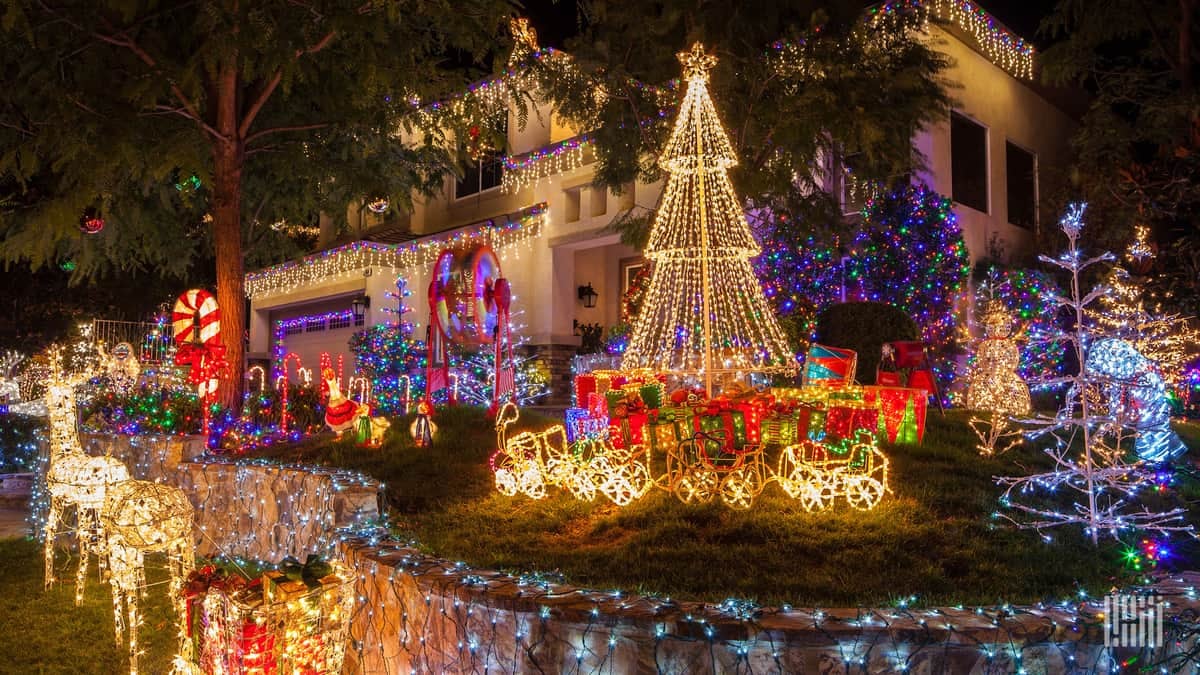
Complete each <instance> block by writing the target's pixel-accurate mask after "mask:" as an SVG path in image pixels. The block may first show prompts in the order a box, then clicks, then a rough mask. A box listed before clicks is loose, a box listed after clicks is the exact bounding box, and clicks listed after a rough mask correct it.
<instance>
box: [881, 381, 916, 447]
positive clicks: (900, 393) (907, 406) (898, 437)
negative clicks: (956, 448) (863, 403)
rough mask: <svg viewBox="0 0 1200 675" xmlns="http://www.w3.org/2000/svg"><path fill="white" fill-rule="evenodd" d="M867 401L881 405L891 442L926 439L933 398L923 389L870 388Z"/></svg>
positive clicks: (884, 425)
mask: <svg viewBox="0 0 1200 675" xmlns="http://www.w3.org/2000/svg"><path fill="white" fill-rule="evenodd" d="M867 400H868V401H871V402H875V403H877V404H878V406H879V412H880V417H881V418H882V420H883V429H884V433H886V434H887V439H888V442H890V443H896V442H900V443H920V442H921V441H922V440H924V438H925V413H926V410H927V407H928V403H929V397H928V396H927V395H926V393H925V392H924V391H923V390H921V389H910V388H907V387H879V386H876V387H867Z"/></svg>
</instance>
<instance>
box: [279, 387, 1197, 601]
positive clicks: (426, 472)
mask: <svg viewBox="0 0 1200 675" xmlns="http://www.w3.org/2000/svg"><path fill="white" fill-rule="evenodd" d="M437 423H438V425H439V426H440V427H441V429H440V431H439V433H438V436H437V438H436V439H435V445H434V447H433V448H429V449H422V448H416V447H414V446H413V444H412V442H411V440H410V439H409V438H408V436H407V433H405V432H406V430H407V421H399V420H398V421H397V422H396V423H395V424H394V425H393V429H392V430H390V431H389V435H388V437H387V439H386V442H385V446H384V448H383V449H381V450H368V449H362V448H357V447H355V446H353V445H352V444H350V443H349V442H343V441H333V440H332V439H329V438H328V437H326V438H324V439H315V440H310V441H308V442H306V443H303V444H300V445H298V446H295V447H291V448H277V449H274V450H273V451H271V452H270V453H268V454H269V455H270V456H274V457H276V458H279V459H286V460H288V461H305V462H316V463H327V464H334V465H337V466H342V467H346V468H353V469H358V470H360V471H364V472H366V473H369V474H371V475H374V476H376V477H378V478H380V479H382V480H384V481H385V482H386V484H387V486H388V497H389V501H390V502H391V504H392V506H393V510H394V513H395V518H394V527H395V528H396V530H397V532H398V533H399V534H400V535H401V536H408V537H412V538H414V539H415V540H417V541H418V542H420V544H421V545H422V546H423V547H424V548H425V549H426V550H428V551H429V552H431V553H433V554H436V555H440V556H444V557H447V558H450V559H454V560H463V561H466V562H468V563H470V564H472V565H476V566H480V567H489V568H498V569H505V570H509V571H517V572H525V571H553V572H558V573H561V574H562V575H563V576H564V577H565V578H566V580H568V581H569V582H571V583H575V584H579V585H583V586H589V587H595V588H614V587H619V588H625V589H630V590H636V591H639V592H643V593H651V594H656V595H667V596H671V597H674V598H687V599H702V600H709V601H719V600H722V599H724V598H726V597H729V596H737V597H742V598H749V599H753V600H755V601H757V602H760V603H762V604H783V603H791V604H793V605H797V606H818V605H819V606H825V607H829V606H855V605H869V604H879V603H888V602H891V601H894V600H896V599H897V598H899V597H907V596H913V595H915V596H918V598H919V600H918V601H919V602H923V603H926V604H958V603H965V604H975V603H980V604H983V603H988V604H990V603H999V602H1032V601H1036V600H1041V599H1047V598H1055V599H1061V598H1063V597H1065V596H1067V595H1070V594H1072V593H1074V592H1075V591H1076V590H1078V589H1079V588H1081V587H1082V588H1085V589H1087V590H1089V591H1090V592H1092V593H1099V592H1102V591H1105V590H1107V589H1108V588H1110V587H1111V586H1113V585H1119V584H1121V583H1123V582H1126V581H1129V580H1131V579H1132V576H1131V573H1130V572H1129V571H1128V570H1126V569H1125V568H1124V566H1123V563H1122V560H1121V552H1122V548H1123V547H1122V546H1121V545H1120V544H1117V543H1112V542H1110V543H1105V544H1102V545H1101V546H1100V547H1099V548H1094V547H1093V546H1092V545H1091V544H1090V543H1088V542H1086V541H1085V540H1084V539H1083V537H1082V535H1081V534H1080V533H1079V531H1078V530H1063V531H1060V532H1057V533H1055V535H1056V536H1055V538H1054V541H1053V542H1052V543H1045V542H1043V541H1042V540H1041V538H1039V537H1038V536H1037V535H1036V534H1035V533H1032V532H1029V531H1024V530H1017V529H1015V528H1012V527H1011V526H1007V525H1005V524H1004V522H1003V521H999V520H996V519H994V518H993V517H992V516H991V514H992V513H993V512H994V511H995V510H996V508H997V506H998V502H997V497H998V495H999V493H1000V490H999V488H998V487H997V486H996V485H995V483H994V481H993V477H994V476H997V475H1020V474H1021V473H1026V472H1027V471H1026V470H1023V469H1021V468H1020V465H1025V466H1029V465H1033V466H1036V465H1039V464H1041V463H1043V462H1044V458H1043V457H1042V455H1041V453H1040V452H1037V451H1036V450H1034V449H1030V448H1023V449H1017V450H1013V451H1011V452H1009V453H1007V454H1005V455H1003V456H1001V457H998V458H993V459H982V458H979V457H978V456H977V455H976V453H975V450H974V446H975V442H976V441H975V437H974V436H973V435H972V434H971V431H970V430H969V428H968V427H967V425H966V417H965V415H964V414H962V413H950V414H947V415H946V416H945V417H942V416H941V415H940V414H938V413H936V412H934V413H931V414H930V416H929V421H928V432H927V435H926V438H925V442H924V444H923V445H920V446H894V447H888V448H886V449H885V452H886V453H887V454H888V456H889V457H890V458H891V461H892V465H891V466H892V481H891V482H892V487H893V490H894V491H895V494H893V495H888V496H887V497H886V498H885V500H884V501H883V502H882V503H881V504H880V506H879V507H878V508H876V509H875V510H873V511H870V512H860V511H854V510H852V509H850V508H848V507H847V506H846V505H845V504H844V502H840V501H839V502H838V504H837V505H836V506H835V507H834V508H833V509H832V510H831V511H827V512H823V513H817V514H809V513H805V512H804V511H803V510H802V509H801V508H800V507H799V505H798V503H797V502H795V501H793V500H790V499H788V498H787V497H786V496H784V495H783V493H782V491H781V490H780V489H779V488H778V486H776V485H772V486H769V487H768V488H767V490H766V491H765V492H764V493H763V494H762V495H761V496H760V497H759V499H758V501H757V502H756V505H755V508H753V509H752V510H750V511H744V512H739V511H732V510H729V509H727V508H725V507H724V506H722V505H720V504H719V503H718V504H709V505H700V506H693V505H685V504H682V503H680V502H679V501H678V500H676V499H675V498H674V497H673V496H671V495H669V494H667V493H666V492H663V491H654V492H652V494H650V495H649V496H647V497H645V498H643V499H642V500H640V501H639V502H637V503H635V504H633V505H631V506H628V507H625V508H618V507H616V506H614V505H612V504H611V503H610V502H608V501H607V500H604V499H603V498H598V499H597V501H595V502H592V503H583V502H579V501H576V500H575V499H573V498H571V497H570V496H568V495H566V494H564V493H562V492H560V491H558V490H556V489H552V490H551V494H550V496H549V497H548V498H547V499H545V500H541V501H533V500H530V499H528V498H525V497H522V496H516V497H505V496H503V495H500V494H498V493H496V492H495V490H494V489H493V488H492V477H491V472H490V471H489V469H488V466H487V458H488V456H489V455H490V454H491V452H493V450H494V448H495V439H494V435H493V432H492V430H491V428H490V426H489V425H488V424H487V422H486V421H485V420H484V419H483V416H482V413H481V412H480V411H477V410H471V409H458V410H451V411H445V412H441V413H439V416H438V418H437ZM522 423H523V426H526V427H530V428H539V427H545V426H547V425H548V424H550V423H551V420H550V419H548V418H540V417H537V416H533V415H528V414H527V415H526V416H525V417H524V418H523V419H522ZM1181 431H1182V432H1183V433H1184V436H1185V439H1186V440H1187V441H1188V442H1189V444H1190V445H1191V446H1192V447H1200V425H1183V427H1182V429H1181ZM1176 494H1177V495H1178V496H1180V497H1182V498H1185V499H1189V500H1190V499H1196V498H1200V491H1198V490H1197V487H1196V484H1195V482H1194V481H1192V480H1190V479H1187V480H1185V484H1184V485H1182V486H1181V489H1180V490H1178V491H1177V493H1176Z"/></svg>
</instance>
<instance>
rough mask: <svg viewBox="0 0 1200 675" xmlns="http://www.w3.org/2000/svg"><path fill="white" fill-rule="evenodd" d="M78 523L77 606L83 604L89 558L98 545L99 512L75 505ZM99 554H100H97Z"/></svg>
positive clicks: (76, 534)
mask: <svg viewBox="0 0 1200 675" xmlns="http://www.w3.org/2000/svg"><path fill="white" fill-rule="evenodd" d="M75 512H76V514H78V515H77V520H78V523H77V524H76V530H75V540H76V541H77V542H78V543H79V569H77V570H76V571H75V606H76V607H78V606H80V605H82V604H83V589H84V586H85V585H86V584H87V568H88V558H90V557H91V553H92V549H93V548H94V547H95V546H96V543H95V542H94V541H93V540H94V539H95V538H96V537H97V535H98V533H99V528H100V523H99V514H97V513H96V511H95V509H84V508H82V507H78V506H77V507H75ZM97 555H99V554H97Z"/></svg>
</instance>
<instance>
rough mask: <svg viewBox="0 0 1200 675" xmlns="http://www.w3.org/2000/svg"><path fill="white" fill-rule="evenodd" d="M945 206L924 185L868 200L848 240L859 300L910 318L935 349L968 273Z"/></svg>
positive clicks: (949, 330)
mask: <svg viewBox="0 0 1200 675" xmlns="http://www.w3.org/2000/svg"><path fill="white" fill-rule="evenodd" d="M950 207H951V202H950V200H949V199H947V198H945V197H943V196H942V195H940V194H938V193H936V192H934V191H933V190H930V189H929V188H928V187H926V186H924V185H909V186H906V187H904V188H903V189H901V190H898V191H896V192H891V193H884V194H880V195H878V196H876V197H872V198H871V199H869V200H868V201H867V205H866V206H865V207H863V212H862V215H863V229H862V230H861V231H860V232H859V234H858V236H857V237H855V238H854V244H853V251H852V255H851V257H850V261H849V265H848V270H847V276H848V277H849V278H850V279H852V280H853V282H854V284H855V285H856V286H857V287H858V288H859V289H860V291H859V293H860V295H861V298H862V299H864V300H872V301H876V302H886V303H889V304H892V305H895V306H897V307H899V308H900V309H902V310H904V311H905V312H906V313H907V314H908V315H909V316H911V317H912V318H913V319H914V320H916V322H917V325H918V326H920V328H921V337H922V339H924V340H925V341H926V342H928V343H929V344H931V345H933V346H934V347H935V348H936V347H945V346H946V345H947V344H948V343H950V342H951V341H952V340H953V339H954V328H955V310H956V305H957V303H958V299H959V292H960V291H961V290H962V289H963V286H964V284H965V283H966V281H967V275H968V273H969V272H970V265H969V262H968V258H967V245H966V243H965V242H964V241H963V237H962V229H961V228H960V227H959V226H958V217H957V216H955V214H954V212H953V211H951V210H950Z"/></svg>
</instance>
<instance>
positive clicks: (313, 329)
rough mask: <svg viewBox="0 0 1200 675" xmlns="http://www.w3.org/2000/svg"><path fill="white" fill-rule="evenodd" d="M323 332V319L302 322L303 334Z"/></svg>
mask: <svg viewBox="0 0 1200 675" xmlns="http://www.w3.org/2000/svg"><path fill="white" fill-rule="evenodd" d="M323 330H325V317H319V318H313V319H307V320H306V321H305V322H304V332H305V333H320V332H321V331H323Z"/></svg>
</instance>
